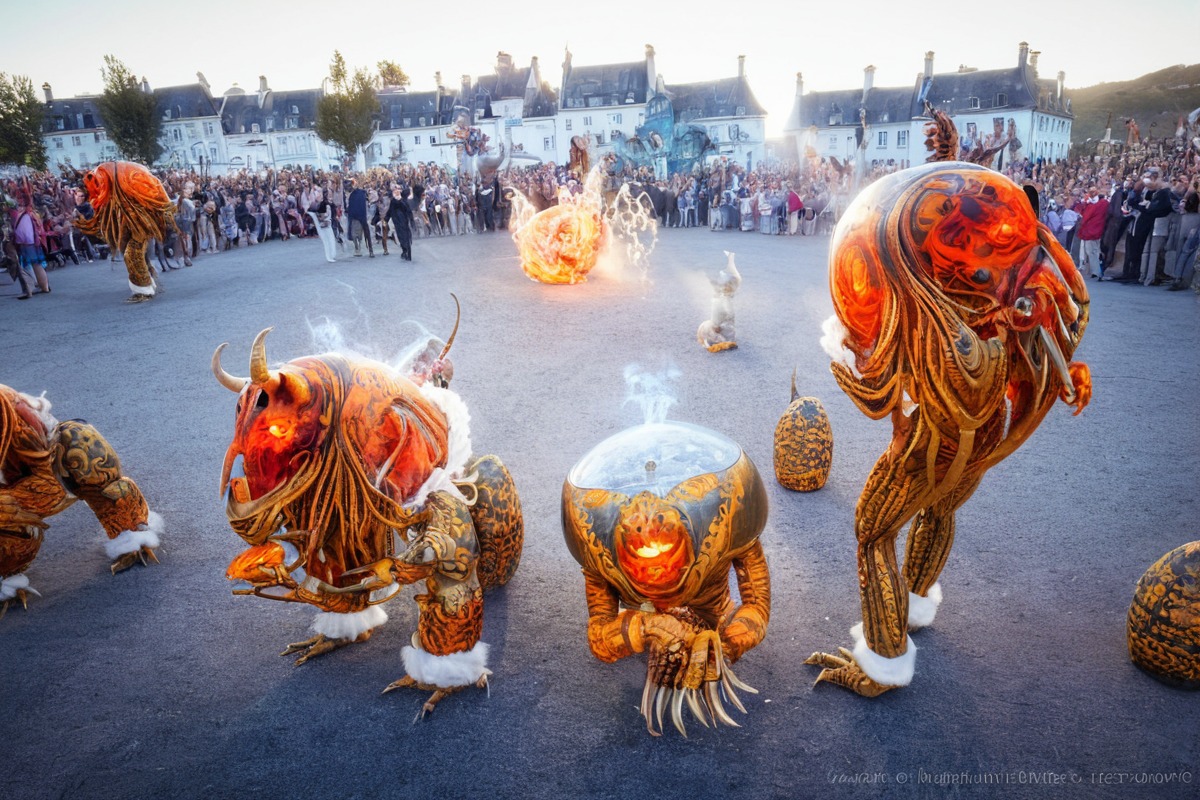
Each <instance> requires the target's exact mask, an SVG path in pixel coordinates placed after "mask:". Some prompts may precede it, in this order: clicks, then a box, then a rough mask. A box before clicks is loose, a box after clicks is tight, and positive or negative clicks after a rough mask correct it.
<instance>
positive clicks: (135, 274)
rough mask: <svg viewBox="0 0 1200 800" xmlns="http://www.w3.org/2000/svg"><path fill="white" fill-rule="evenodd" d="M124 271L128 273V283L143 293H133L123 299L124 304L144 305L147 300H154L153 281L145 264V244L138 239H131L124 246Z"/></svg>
mask: <svg viewBox="0 0 1200 800" xmlns="http://www.w3.org/2000/svg"><path fill="white" fill-rule="evenodd" d="M123 255H124V256H125V269H126V270H127V271H128V273H129V282H130V283H131V284H133V285H134V286H136V287H138V288H139V289H142V290H149V291H148V292H145V291H135V292H134V293H133V294H131V295H130V296H129V297H127V298H126V299H125V302H126V303H144V302H146V301H147V300H153V299H154V290H155V288H156V286H155V283H156V282H155V280H154V277H153V276H152V275H151V274H150V268H149V266H148V265H147V264H146V242H145V241H143V240H139V239H131V240H130V241H129V243H128V244H126V245H125V248H124V253H123Z"/></svg>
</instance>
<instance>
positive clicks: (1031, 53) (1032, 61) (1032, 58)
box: [1029, 50, 1042, 78]
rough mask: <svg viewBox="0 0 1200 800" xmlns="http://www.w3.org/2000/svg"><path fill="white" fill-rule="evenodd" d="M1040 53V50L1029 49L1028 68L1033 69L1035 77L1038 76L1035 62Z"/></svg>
mask: <svg viewBox="0 0 1200 800" xmlns="http://www.w3.org/2000/svg"><path fill="white" fill-rule="evenodd" d="M1041 54H1042V51H1041V50H1031V51H1029V68H1030V69H1032V70H1033V77H1035V78H1036V77H1037V76H1038V72H1037V62H1038V56H1040V55H1041Z"/></svg>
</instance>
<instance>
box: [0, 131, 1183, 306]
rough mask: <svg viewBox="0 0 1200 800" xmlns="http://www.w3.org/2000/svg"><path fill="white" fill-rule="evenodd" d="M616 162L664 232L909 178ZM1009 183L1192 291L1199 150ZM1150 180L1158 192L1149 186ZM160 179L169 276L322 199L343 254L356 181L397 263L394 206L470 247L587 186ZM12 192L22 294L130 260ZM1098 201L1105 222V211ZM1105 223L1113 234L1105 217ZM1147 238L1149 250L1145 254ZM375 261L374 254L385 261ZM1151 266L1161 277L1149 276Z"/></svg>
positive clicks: (796, 167)
mask: <svg viewBox="0 0 1200 800" xmlns="http://www.w3.org/2000/svg"><path fill="white" fill-rule="evenodd" d="M613 163H614V162H613V161H611V160H606V161H603V162H602V163H601V169H602V170H603V171H604V174H605V181H606V183H605V186H604V193H605V194H606V195H607V196H609V197H611V196H612V195H614V194H615V193H616V192H617V190H619V189H620V187H621V186H622V185H623V184H629V185H630V188H631V190H632V191H633V194H634V196H636V197H641V198H642V201H643V204H644V205H645V207H646V209H647V211H648V212H649V213H653V214H654V216H656V217H657V218H658V221H659V226H660V228H689V227H706V228H709V229H710V230H713V231H740V232H758V233H762V234H768V235H780V236H785V235H806V234H807V235H822V234H825V233H828V232H829V231H830V230H832V227H833V224H834V223H835V222H836V220H837V219H838V218H839V217H840V216H841V214H842V212H843V211H844V210H845V208H846V206H847V204H848V203H849V201H850V199H851V198H852V197H853V196H854V194H855V193H856V192H857V191H859V190H860V189H861V188H862V186H864V185H866V184H868V183H870V182H871V181H874V180H876V179H878V178H880V177H882V176H883V175H886V174H888V173H890V172H894V171H895V170H897V169H899V168H900V166H901V165H898V164H894V163H888V164H876V165H873V166H871V167H870V168H866V169H862V170H861V171H860V172H859V174H856V172H855V169H854V168H853V166H852V165H849V164H843V163H841V162H839V161H837V160H836V159H820V158H808V159H805V160H803V161H764V162H760V163H759V164H758V165H757V166H756V167H755V168H754V169H752V170H748V169H746V168H745V167H744V166H743V165H741V164H739V163H736V162H730V161H727V160H726V159H724V158H720V159H714V160H711V161H710V162H709V164H708V166H707V167H705V168H701V167H699V166H697V167H696V168H695V169H693V170H692V171H691V172H688V173H677V174H672V175H669V176H666V177H656V176H654V175H653V173H651V172H650V171H649V170H647V169H646V168H644V167H642V168H633V167H631V166H624V167H623V168H621V169H614V168H613ZM1002 171H1003V172H1004V173H1005V174H1007V175H1008V176H1009V177H1011V178H1012V179H1013V180H1014V181H1016V182H1017V183H1020V184H1023V185H1032V186H1033V187H1035V188H1036V190H1037V192H1038V194H1039V197H1040V215H1041V219H1042V221H1043V222H1045V223H1046V224H1047V225H1048V226H1049V227H1050V228H1051V230H1052V231H1053V232H1054V233H1055V235H1056V236H1058V237H1059V239H1060V241H1062V243H1063V244H1064V245H1065V246H1066V247H1067V248H1068V250H1069V251H1070V252H1071V253H1072V256H1073V257H1075V259H1076V262H1077V263H1078V264H1080V265H1081V266H1082V268H1083V269H1084V271H1085V274H1087V275H1088V276H1089V277H1099V276H1104V275H1105V274H1106V273H1108V272H1113V271H1114V270H1115V267H1116V266H1117V263H1118V261H1119V260H1120V259H1119V253H1118V251H1122V250H1123V251H1124V254H1125V255H1126V258H1125V261H1129V257H1128V254H1130V253H1134V251H1136V254H1137V255H1140V256H1142V260H1143V262H1144V263H1143V264H1140V265H1134V266H1135V267H1136V268H1137V269H1136V275H1134V276H1133V277H1134V278H1136V279H1137V282H1139V283H1141V284H1143V285H1154V284H1157V283H1161V282H1164V281H1167V282H1169V283H1170V284H1171V286H1172V288H1183V287H1184V286H1185V285H1187V284H1188V283H1190V281H1191V277H1192V271H1193V270H1194V264H1195V260H1196V250H1197V248H1196V241H1197V239H1198V238H1200V224H1198V223H1200V213H1197V208H1196V205H1197V200H1198V199H1200V197H1198V188H1200V153H1198V150H1197V144H1196V142H1194V141H1193V142H1187V141H1185V140H1183V139H1180V140H1174V139H1166V140H1160V141H1157V142H1145V143H1143V144H1142V145H1140V146H1139V147H1136V148H1132V149H1128V150H1125V151H1123V152H1120V153H1118V154H1113V155H1108V154H1098V155H1093V156H1089V157H1075V158H1072V159H1069V160H1064V161H1059V162H1056V163H1048V162H1040V161H1039V162H1034V161H1029V160H1020V161H1015V162H1012V163H1009V164H1006V165H1004V166H1003V168H1002ZM1151 173H1153V174H1155V175H1157V176H1158V180H1159V183H1148V182H1147V179H1148V177H1149V176H1150V175H1151ZM157 174H158V176H159V177H160V179H161V180H162V182H163V185H164V187H165V188H166V191H167V193H168V195H169V196H170V198H171V199H172V200H173V201H174V202H175V203H176V208H177V215H176V220H177V223H178V227H179V229H180V230H181V231H183V232H184V233H185V236H186V239H187V241H186V242H181V241H178V240H177V239H176V237H175V236H174V234H172V237H171V239H170V240H169V241H166V242H155V243H154V244H153V247H152V250H151V252H150V256H151V264H152V266H157V268H158V269H160V270H162V271H166V270H169V269H178V268H180V267H181V266H190V265H191V263H192V257H193V256H195V255H197V254H200V253H205V254H215V253H220V252H222V251H225V250H229V249H231V248H235V247H250V246H253V245H256V244H259V243H262V242H266V241H268V240H281V241H288V240H290V239H291V238H293V237H295V238H308V237H313V236H317V235H318V233H319V231H318V230H317V225H318V219H321V217H319V216H318V215H317V214H312V213H309V212H310V211H314V210H316V208H317V205H318V204H319V203H320V204H321V206H320V208H321V209H322V210H324V209H326V208H330V209H332V212H333V213H332V214H331V215H330V220H329V221H330V223H331V227H332V230H333V233H334V235H335V237H336V239H337V240H338V241H339V242H345V241H346V240H347V238H348V231H347V220H346V204H347V197H348V195H349V186H348V184H349V182H350V180H351V177H353V178H354V180H355V182H356V184H357V188H361V189H364V190H365V191H366V194H367V198H368V201H367V218H366V219H367V223H368V226H369V227H370V229H371V237H372V240H373V241H374V242H378V243H381V244H384V252H385V253H387V252H388V251H387V249H386V242H387V241H388V240H389V239H393V238H394V237H395V235H396V233H397V231H395V229H394V225H392V226H390V225H389V220H394V219H396V215H394V214H392V213H389V212H390V209H389V206H390V204H391V203H393V202H396V201H394V200H393V199H392V198H393V197H396V198H397V200H398V199H399V198H404V202H405V204H406V205H407V206H408V207H409V209H410V210H411V219H412V223H411V225H412V231H411V234H412V235H413V236H415V237H418V238H419V237H427V238H433V237H443V236H461V235H470V234H477V233H485V232H488V231H496V230H503V229H505V228H507V226H508V222H509V218H510V213H511V210H512V197H513V195H514V194H515V193H517V192H520V193H521V194H523V195H524V196H525V197H526V198H527V199H528V200H529V202H530V203H531V204H532V205H533V206H534V208H535V209H536V210H541V209H544V208H546V207H548V206H550V205H553V204H555V203H557V202H559V200H560V198H561V197H562V196H563V195H564V194H570V193H574V192H579V191H582V185H581V180H582V177H583V176H580V175H579V174H577V172H573V171H572V170H571V169H569V168H568V167H566V166H563V165H556V164H553V163H544V164H537V165H533V166H514V167H510V168H507V169H505V170H502V171H500V172H499V173H497V174H495V175H494V176H489V177H488V178H486V179H484V180H483V181H479V180H477V179H476V180H472V179H471V178H470V177H469V176H468V175H466V174H465V173H457V174H456V173H455V172H454V171H452V170H449V169H447V168H445V167H444V166H439V165H436V164H432V163H430V164H421V163H419V164H416V165H407V164H405V165H399V166H397V167H395V168H394V169H386V168H381V167H375V168H372V169H370V170H369V171H367V172H366V173H363V174H353V175H344V174H343V173H341V172H338V171H327V172H326V171H321V170H313V169H311V168H305V169H281V170H278V171H275V170H263V171H259V172H247V171H242V172H238V173H233V174H228V175H207V174H200V173H196V172H193V171H185V170H178V169H171V170H164V171H160V172H158V173H157ZM0 189H2V190H3V195H2V196H0V204H2V205H3V210H4V211H5V213H4V214H2V215H0V216H2V218H3V221H2V224H3V233H4V250H3V255H4V258H5V260H6V261H11V263H10V266H9V272H10V275H12V276H13V278H14V281H18V280H19V281H20V283H21V286H22V289H23V293H22V297H27V296H29V295H31V294H32V293H33V288H34V286H33V284H34V283H36V288H37V289H38V290H39V291H41V292H49V291H50V287H49V281H48V278H47V277H46V273H45V270H46V269H48V268H49V269H53V268H54V267H56V266H65V265H66V264H67V263H68V262H71V263H75V264H79V263H81V262H82V261H87V262H93V261H96V260H100V259H105V258H110V259H114V260H115V259H118V258H119V257H120V254H118V253H115V252H112V251H111V250H110V249H109V248H108V247H107V246H106V245H105V243H104V242H101V241H97V240H95V239H92V238H91V237H88V236H85V235H82V234H81V233H80V232H79V231H78V230H77V229H76V227H75V225H74V222H73V220H74V219H75V216H76V214H77V213H84V214H85V215H86V214H89V213H90V209H89V208H88V207H87V206H86V204H85V205H83V206H81V207H79V206H77V203H78V198H77V197H76V195H75V194H74V191H73V189H74V186H73V181H72V180H71V179H68V178H67V177H63V176H57V175H54V174H52V173H35V174H32V175H26V176H22V177H21V178H19V179H17V178H13V179H8V180H5V181H3V182H0ZM396 190H399V191H398V192H397V191H396ZM1156 197H1157V199H1158V201H1157V204H1156V206H1155V208H1161V207H1162V205H1163V203H1164V202H1168V201H1169V206H1170V211H1169V213H1166V214H1159V213H1157V212H1155V211H1150V212H1149V213H1151V214H1155V215H1156V216H1157V217H1158V218H1159V219H1160V221H1159V222H1157V223H1156V224H1155V225H1154V226H1153V229H1152V230H1151V232H1150V233H1146V232H1145V230H1143V229H1144V228H1146V225H1148V224H1149V223H1148V222H1147V223H1146V224H1144V225H1141V226H1139V225H1138V224H1137V219H1138V217H1140V216H1142V215H1143V214H1145V213H1147V209H1148V208H1149V207H1150V204H1151V202H1152V201H1154V200H1155V198H1156ZM1101 203H1103V205H1104V209H1105V211H1104V214H1103V215H1100V214H1099V213H1098V209H1097V208H1096V206H1098V205H1099V204H1101ZM1100 216H1103V220H1102V222H1103V224H1101V222H1098V221H1097V220H1098V218H1099V217H1100ZM1097 229H1099V230H1100V234H1099V235H1097V234H1096V230H1097ZM1135 232H1136V233H1137V236H1138V240H1137V245H1133V240H1134V238H1135V237H1134V235H1135ZM1143 234H1144V235H1143ZM31 238H32V241H30V239H31ZM1092 242H1095V244H1090V243H1092ZM1143 245H1144V246H1143ZM343 246H344V245H343ZM368 249H369V252H370V253H371V254H372V255H373V253H374V250H373V249H372V248H368ZM356 250H357V243H356ZM181 261H182V263H181ZM1150 261H1153V262H1154V264H1155V267H1154V270H1153V271H1152V272H1149V277H1147V275H1148V271H1149V269H1148V267H1147V266H1146V262H1150ZM18 263H20V264H22V265H24V266H25V270H22V269H20V268H19V267H17V266H16V265H17V264H18ZM1130 271H1131V269H1130V266H1129V265H1128V264H1123V265H1122V274H1121V276H1120V277H1121V278H1122V279H1128V278H1130ZM1108 277H1110V278H1117V276H1115V275H1108ZM1129 282H1131V283H1132V282H1134V281H1132V280H1130V281H1129Z"/></svg>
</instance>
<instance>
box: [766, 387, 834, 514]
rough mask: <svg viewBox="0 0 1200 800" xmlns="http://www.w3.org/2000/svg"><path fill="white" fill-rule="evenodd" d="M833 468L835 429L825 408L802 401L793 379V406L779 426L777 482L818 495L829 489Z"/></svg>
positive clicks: (810, 399)
mask: <svg viewBox="0 0 1200 800" xmlns="http://www.w3.org/2000/svg"><path fill="white" fill-rule="evenodd" d="M832 464H833V429H832V428H831V427H830V426H829V415H828V414H826V413H825V406H823V405H821V401H820V400H818V399H817V398H815V397H800V396H799V393H798V392H797V391H796V376H795V375H793V376H792V402H791V404H790V405H789V406H788V407H787V411H784V412H783V416H781V417H780V418H779V423H778V424H777V425H776V426H775V480H777V481H779V485H780V486H782V487H783V488H785V489H791V490H792V491H794V492H815V491H817V490H818V489H820V488H821V487H822V486H824V485H825V481H826V480H827V479H828V478H829V468H830V466H831V465H832Z"/></svg>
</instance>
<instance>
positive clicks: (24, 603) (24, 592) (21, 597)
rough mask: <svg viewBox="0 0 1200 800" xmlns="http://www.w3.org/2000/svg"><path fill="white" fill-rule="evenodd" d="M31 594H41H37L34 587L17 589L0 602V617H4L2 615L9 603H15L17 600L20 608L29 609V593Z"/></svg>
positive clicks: (39, 595)
mask: <svg viewBox="0 0 1200 800" xmlns="http://www.w3.org/2000/svg"><path fill="white" fill-rule="evenodd" d="M31 594H32V595H37V596H38V597H41V594H39V593H38V591H37V590H36V589H28V588H27V589H17V593H16V595H14V596H13V597H10V598H9V599H7V600H5V601H4V602H3V603H0V619H4V615H5V614H7V613H8V607H9V605H11V604H12V603H15V602H17V601H20V603H21V608H23V609H25V610H26V611H28V610H29V595H31Z"/></svg>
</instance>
